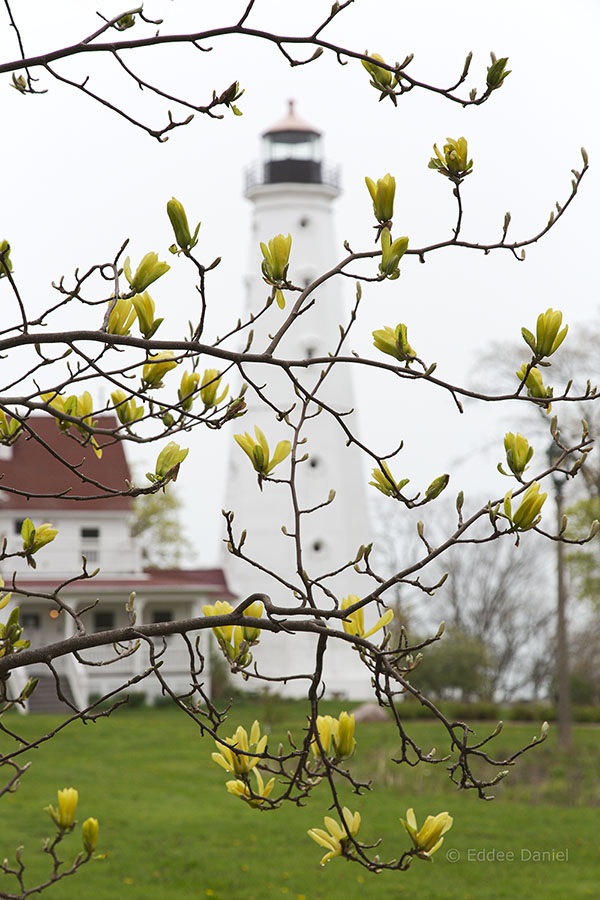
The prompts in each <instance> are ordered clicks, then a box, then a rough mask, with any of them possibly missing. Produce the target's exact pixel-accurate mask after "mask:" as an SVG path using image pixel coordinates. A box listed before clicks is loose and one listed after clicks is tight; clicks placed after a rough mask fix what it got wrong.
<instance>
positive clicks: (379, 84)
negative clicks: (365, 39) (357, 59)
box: [361, 50, 410, 106]
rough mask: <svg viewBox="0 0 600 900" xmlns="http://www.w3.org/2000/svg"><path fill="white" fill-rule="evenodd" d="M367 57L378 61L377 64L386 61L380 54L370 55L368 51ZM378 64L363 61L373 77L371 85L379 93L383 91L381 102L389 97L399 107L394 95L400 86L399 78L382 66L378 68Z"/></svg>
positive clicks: (366, 51)
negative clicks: (398, 85)
mask: <svg viewBox="0 0 600 900" xmlns="http://www.w3.org/2000/svg"><path fill="white" fill-rule="evenodd" d="M365 56H370V57H371V59H375V60H377V62H380V63H384V64H385V60H384V59H383V57H382V56H380V55H379V53H369V51H368V50H365ZM409 61H410V59H407V60H406V62H409ZM377 62H371V60H366V59H361V63H362V64H363V66H364V67H365V69H366V70H367V72H368V73H369V75H370V76H371V81H370V84H371V85H372V86H373V87H374V88H375V89H376V90H378V91H381V97H380V98H379V99H380V100H383V98H384V97H385V96H388V97H389V98H390V100H391V101H392V103H393V104H394V106H396V105H397V100H396V96H395V94H394V88H395V87H396V86H397V84H398V78H397V77H396V75H395V74H394V73H393V72H390V70H389V69H384V68H383V67H382V66H378V65H377Z"/></svg>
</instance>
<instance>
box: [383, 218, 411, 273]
mask: <svg viewBox="0 0 600 900" xmlns="http://www.w3.org/2000/svg"><path fill="white" fill-rule="evenodd" d="M407 249H408V238H407V237H399V238H396V240H395V241H393V242H392V236H391V234H390V230H389V228H384V229H383V231H382V232H381V262H380V263H379V271H380V272H381V274H382V275H383V276H384V277H385V278H389V279H390V280H391V281H394V280H395V279H396V278H399V277H400V270H399V269H398V263H399V262H400V260H401V259H402V257H403V256H404V254H405V253H406V251H407Z"/></svg>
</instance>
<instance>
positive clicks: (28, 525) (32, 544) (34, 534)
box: [21, 519, 58, 554]
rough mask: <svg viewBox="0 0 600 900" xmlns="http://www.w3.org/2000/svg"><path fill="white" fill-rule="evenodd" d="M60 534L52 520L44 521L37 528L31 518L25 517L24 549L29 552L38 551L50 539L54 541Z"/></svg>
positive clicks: (22, 532) (23, 528) (22, 527)
mask: <svg viewBox="0 0 600 900" xmlns="http://www.w3.org/2000/svg"><path fill="white" fill-rule="evenodd" d="M57 534H58V528H53V527H52V525H51V524H50V522H44V524H43V525H38V526H37V528H36V527H35V525H34V524H33V522H32V521H31V519H25V520H24V522H23V524H22V526H21V537H22V538H23V550H24V552H25V553H27V554H31V553H37V551H38V550H41V549H42V547H45V546H46V544H49V543H50V541H53V540H54V538H55V537H56V535H57Z"/></svg>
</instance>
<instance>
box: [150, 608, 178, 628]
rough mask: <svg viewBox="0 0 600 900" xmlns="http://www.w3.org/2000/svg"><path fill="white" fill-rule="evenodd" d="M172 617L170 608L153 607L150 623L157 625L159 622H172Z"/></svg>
mask: <svg viewBox="0 0 600 900" xmlns="http://www.w3.org/2000/svg"><path fill="white" fill-rule="evenodd" d="M173 619H174V616H173V610H172V609H155V610H153V611H152V624H153V625H158V623H159V622H172V621H173Z"/></svg>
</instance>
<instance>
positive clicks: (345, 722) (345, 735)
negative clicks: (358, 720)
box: [333, 711, 356, 759]
mask: <svg viewBox="0 0 600 900" xmlns="http://www.w3.org/2000/svg"><path fill="white" fill-rule="evenodd" d="M333 740H334V744H335V749H336V754H335V755H336V756H337V757H339V758H340V759H346V758H347V757H348V756H352V754H353V753H354V748H355V747H356V740H355V739H354V714H353V713H347V712H346V711H344V712H341V713H340V715H339V718H338V719H337V726H335V727H334V737H333Z"/></svg>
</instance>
